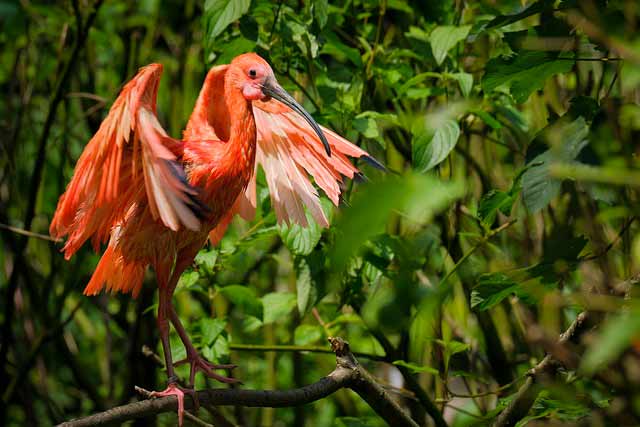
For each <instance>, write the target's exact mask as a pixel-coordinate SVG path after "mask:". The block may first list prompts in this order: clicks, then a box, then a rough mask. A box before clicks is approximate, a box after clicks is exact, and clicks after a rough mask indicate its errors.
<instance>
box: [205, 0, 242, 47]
mask: <svg viewBox="0 0 640 427" xmlns="http://www.w3.org/2000/svg"><path fill="white" fill-rule="evenodd" d="M250 4H251V0H206V1H205V2H204V13H203V14H202V20H203V23H204V27H205V28H206V32H205V34H206V38H205V42H206V45H207V46H212V44H213V42H214V40H215V38H216V37H218V35H219V34H220V33H222V32H223V31H224V30H225V28H227V26H228V25H229V24H231V23H232V22H234V21H237V20H238V19H240V17H241V16H242V15H244V14H245V13H247V11H248V10H249V5H250Z"/></svg>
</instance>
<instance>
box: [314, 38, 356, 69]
mask: <svg viewBox="0 0 640 427" xmlns="http://www.w3.org/2000/svg"><path fill="white" fill-rule="evenodd" d="M320 54H322V55H331V56H332V57H334V58H335V59H337V60H338V61H340V62H345V61H346V60H349V61H351V63H352V64H353V65H355V66H356V67H357V68H361V67H362V56H361V55H360V51H359V50H358V49H356V48H353V47H350V46H347V45H346V44H344V43H342V41H340V39H339V38H338V37H337V36H336V35H335V34H334V33H329V34H328V36H327V41H326V43H324V44H323V45H322V48H321V49H320Z"/></svg>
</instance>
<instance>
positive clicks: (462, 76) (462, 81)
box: [450, 73, 473, 98]
mask: <svg viewBox="0 0 640 427" xmlns="http://www.w3.org/2000/svg"><path fill="white" fill-rule="evenodd" d="M450 76H451V77H452V78H453V79H455V80H456V81H457V82H458V85H459V86H460V92H461V93H462V96H464V97H465V98H466V97H468V96H469V94H470V93H471V89H472V88H473V75H472V74H469V73H454V74H450Z"/></svg>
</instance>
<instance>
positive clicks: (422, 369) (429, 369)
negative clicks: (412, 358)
mask: <svg viewBox="0 0 640 427" xmlns="http://www.w3.org/2000/svg"><path fill="white" fill-rule="evenodd" d="M393 364H394V365H396V366H402V367H403V368H407V369H409V371H411V373H413V374H418V373H421V372H428V373H430V374H433V375H438V374H439V372H438V370H437V369H435V368H432V367H431V366H421V365H417V364H415V363H411V362H405V361H404V360H394V361H393Z"/></svg>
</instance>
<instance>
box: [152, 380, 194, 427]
mask: <svg viewBox="0 0 640 427" xmlns="http://www.w3.org/2000/svg"><path fill="white" fill-rule="evenodd" d="M185 394H188V395H189V396H191V398H192V399H193V405H194V408H195V409H196V410H198V408H199V407H200V402H198V395H197V394H196V392H195V390H194V389H190V388H182V387H180V386H179V385H178V384H177V383H176V382H174V381H171V380H170V381H169V384H168V385H167V388H166V389H164V390H163V391H152V392H151V397H167V396H175V397H176V399H178V426H179V427H182V420H183V419H184V395H185Z"/></svg>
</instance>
